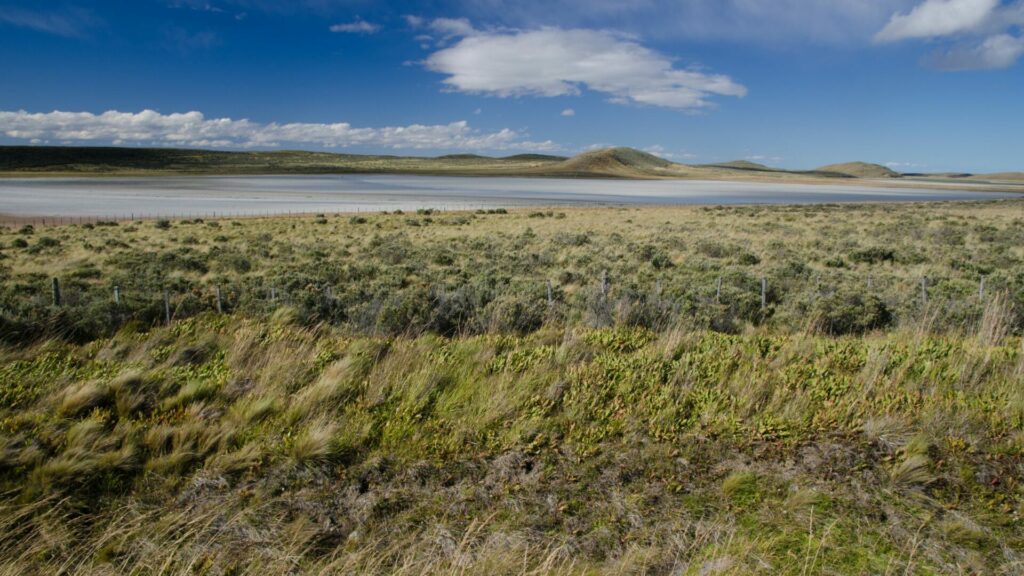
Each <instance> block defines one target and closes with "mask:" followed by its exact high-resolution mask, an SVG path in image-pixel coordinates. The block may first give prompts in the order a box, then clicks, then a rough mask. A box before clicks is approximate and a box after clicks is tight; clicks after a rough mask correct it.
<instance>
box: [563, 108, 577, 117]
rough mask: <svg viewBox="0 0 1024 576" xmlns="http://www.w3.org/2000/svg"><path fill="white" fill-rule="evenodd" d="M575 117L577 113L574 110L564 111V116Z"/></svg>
mask: <svg viewBox="0 0 1024 576" xmlns="http://www.w3.org/2000/svg"><path fill="white" fill-rule="evenodd" d="M575 115H576V111H575V110H573V109H572V108H566V109H565V110H562V116H565V117H571V116H575Z"/></svg>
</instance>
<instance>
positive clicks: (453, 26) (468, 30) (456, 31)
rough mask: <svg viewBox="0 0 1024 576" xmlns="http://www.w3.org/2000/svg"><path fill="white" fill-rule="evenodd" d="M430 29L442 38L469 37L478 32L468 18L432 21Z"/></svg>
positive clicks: (436, 19)
mask: <svg viewBox="0 0 1024 576" xmlns="http://www.w3.org/2000/svg"><path fill="white" fill-rule="evenodd" d="M430 29H431V30H433V31H434V32H435V33H437V34H439V35H440V36H441V37H442V38H455V37H458V36H469V35H470V34H473V33H474V32H476V30H474V29H473V25H472V24H470V23H469V20H467V19H466V18H435V19H433V20H431V21H430Z"/></svg>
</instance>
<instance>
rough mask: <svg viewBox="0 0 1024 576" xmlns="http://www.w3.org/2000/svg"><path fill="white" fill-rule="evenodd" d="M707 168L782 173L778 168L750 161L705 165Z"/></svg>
mask: <svg viewBox="0 0 1024 576" xmlns="http://www.w3.org/2000/svg"><path fill="white" fill-rule="evenodd" d="M702 166H704V167H706V168H725V169H727V170H750V171H753V172H780V171H781V170H779V169H778V168H772V167H771V166H765V165H764V164H758V163H757V162H750V161H749V160H733V161H732V162H719V163H717V164H703V165H702Z"/></svg>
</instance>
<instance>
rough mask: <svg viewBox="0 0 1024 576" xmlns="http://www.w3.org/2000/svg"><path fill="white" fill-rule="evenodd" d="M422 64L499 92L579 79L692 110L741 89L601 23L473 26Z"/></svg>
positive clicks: (542, 90)
mask: <svg viewBox="0 0 1024 576" xmlns="http://www.w3.org/2000/svg"><path fill="white" fill-rule="evenodd" d="M425 65H426V67H427V68H428V69H430V70H433V71H435V72H440V73H442V74H446V75H447V76H448V77H447V78H445V80H444V83H445V84H446V85H447V86H448V87H449V88H450V89H452V90H456V91H459V92H467V93H472V94H488V95H493V96H499V97H510V96H567V95H576V94H579V93H580V92H581V88H583V87H586V88H587V89H590V90H593V91H596V92H602V93H605V94H608V95H609V96H610V97H611V100H612V101H613V102H616V103H620V104H621V103H634V104H648V105H652V106H662V107H667V108H676V109H682V110H692V109H699V108H705V107H708V106H710V105H711V101H710V99H711V98H712V97H714V96H736V97H742V96H745V95H746V93H747V89H746V88H745V87H744V86H742V85H740V84H738V83H736V82H734V81H733V80H732V79H731V78H729V77H728V76H725V75H719V74H707V73H705V72H702V71H698V70H691V69H680V68H676V67H675V65H674V62H673V61H672V60H671V59H670V58H668V57H667V56H664V55H662V54H659V53H658V52H655V51H653V50H651V49H649V48H646V47H644V46H641V45H640V44H639V43H637V42H636V41H635V40H634V39H632V38H631V37H627V36H623V35H621V34H615V33H613V32H608V31H602V30H583V29H580V30H564V29H561V28H551V27H546V28H540V29H537V30H530V31H475V30H474V31H472V32H470V33H468V34H467V35H466V36H465V37H463V38H460V39H459V41H458V42H456V43H455V44H453V45H452V46H450V47H448V48H444V49H441V50H438V51H437V52H434V53H433V54H431V55H430V56H429V57H428V58H427V60H426V62H425Z"/></svg>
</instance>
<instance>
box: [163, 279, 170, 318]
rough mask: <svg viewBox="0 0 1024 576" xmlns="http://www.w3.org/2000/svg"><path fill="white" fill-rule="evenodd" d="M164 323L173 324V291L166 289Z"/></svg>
mask: <svg viewBox="0 0 1024 576" xmlns="http://www.w3.org/2000/svg"><path fill="white" fill-rule="evenodd" d="M164 322H165V323H167V324H168V325H170V323H171V291H170V290H168V289H167V288H164Z"/></svg>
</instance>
